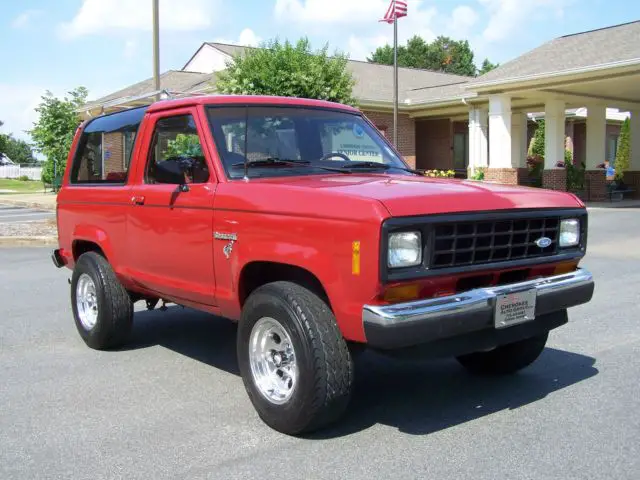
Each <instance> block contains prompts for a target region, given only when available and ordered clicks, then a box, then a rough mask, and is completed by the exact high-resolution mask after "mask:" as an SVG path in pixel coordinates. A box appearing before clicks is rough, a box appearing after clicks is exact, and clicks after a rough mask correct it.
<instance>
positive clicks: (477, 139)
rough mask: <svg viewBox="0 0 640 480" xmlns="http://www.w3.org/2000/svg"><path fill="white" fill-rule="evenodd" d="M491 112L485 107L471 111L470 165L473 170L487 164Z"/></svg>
mask: <svg viewBox="0 0 640 480" xmlns="http://www.w3.org/2000/svg"><path fill="white" fill-rule="evenodd" d="M488 119H489V112H488V111H487V109H485V108H474V109H471V110H470V111H469V167H470V168H471V172H472V173H473V172H475V171H476V169H477V168H483V167H486V166H487V153H488V148H489V147H488V145H487V121H488Z"/></svg>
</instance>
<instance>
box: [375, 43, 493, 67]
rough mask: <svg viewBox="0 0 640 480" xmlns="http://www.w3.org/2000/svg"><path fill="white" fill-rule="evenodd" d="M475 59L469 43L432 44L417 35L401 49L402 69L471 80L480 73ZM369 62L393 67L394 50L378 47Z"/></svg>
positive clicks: (489, 63)
mask: <svg viewBox="0 0 640 480" xmlns="http://www.w3.org/2000/svg"><path fill="white" fill-rule="evenodd" d="M473 56H474V55H473V51H472V50H471V47H470V46H469V42H468V41H467V40H453V39H451V38H449V37H445V36H442V35H440V36H439V37H437V38H436V39H435V40H434V41H433V42H431V43H428V42H426V41H425V40H424V39H423V38H421V37H419V36H417V35H416V36H413V37H412V38H410V39H409V40H408V41H407V44H406V45H398V65H399V66H400V67H412V68H423V69H426V70H435V71H441V72H446V73H453V74H456V75H466V76H470V77H472V76H475V75H476V74H477V73H478V71H477V69H476V66H475V63H474V61H473ZM367 61H369V62H373V63H381V64H384V65H393V47H392V46H391V45H385V46H383V47H379V48H378V49H377V50H376V51H375V52H373V53H372V54H371V56H370V57H369V58H367ZM485 63H487V66H488V65H493V64H491V62H489V61H488V60H485ZM483 66H484V63H483Z"/></svg>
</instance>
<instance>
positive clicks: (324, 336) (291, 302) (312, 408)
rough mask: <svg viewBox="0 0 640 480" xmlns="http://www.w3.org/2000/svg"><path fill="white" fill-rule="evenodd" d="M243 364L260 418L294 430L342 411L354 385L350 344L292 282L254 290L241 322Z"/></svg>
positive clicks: (319, 304)
mask: <svg viewBox="0 0 640 480" xmlns="http://www.w3.org/2000/svg"><path fill="white" fill-rule="evenodd" d="M237 343H238V345H237V346H238V366H239V369H240V373H241V375H242V380H243V382H244V385H245V389H246V391H247V394H248V395H249V398H250V400H251V402H252V404H253V406H254V407H255V409H256V411H257V412H258V415H259V416H260V418H261V419H262V420H263V421H264V422H265V423H266V424H267V425H269V426H270V427H271V428H273V429H275V430H277V431H279V432H282V433H285V434H289V435H297V434H300V433H303V432H311V431H313V430H317V429H319V428H322V427H324V426H326V425H328V424H329V423H331V422H333V421H335V420H337V419H338V418H339V417H340V416H341V415H342V414H343V413H344V411H345V409H346V407H347V405H348V403H349V399H350V395H351V388H352V383H353V361H352V359H351V355H350V353H349V348H348V346H347V344H346V342H345V341H344V339H343V337H342V335H341V333H340V330H339V328H338V326H337V324H336V321H335V318H334V316H333V313H332V312H331V310H330V309H329V307H328V306H327V304H326V303H325V302H324V301H323V300H322V299H320V297H318V296H317V295H315V294H314V293H313V292H311V291H309V290H307V289H305V288H303V287H301V286H299V285H296V284H294V283H290V282H274V283H270V284H267V285H264V286H262V287H260V288H258V289H256V290H255V291H254V292H253V293H252V294H251V295H250V296H249V298H248V299H247V301H246V303H245V305H244V308H243V311H242V318H241V321H240V325H239V327H238V341H237Z"/></svg>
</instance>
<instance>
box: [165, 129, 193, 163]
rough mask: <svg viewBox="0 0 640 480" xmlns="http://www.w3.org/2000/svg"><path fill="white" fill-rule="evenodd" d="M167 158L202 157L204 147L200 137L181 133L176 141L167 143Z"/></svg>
mask: <svg viewBox="0 0 640 480" xmlns="http://www.w3.org/2000/svg"><path fill="white" fill-rule="evenodd" d="M164 155H165V157H166V158H170V157H192V158H197V157H202V147H201V146H200V138H199V137H198V135H192V134H185V133H179V134H178V135H176V138H175V140H169V141H168V142H167V149H166V150H165V151H164Z"/></svg>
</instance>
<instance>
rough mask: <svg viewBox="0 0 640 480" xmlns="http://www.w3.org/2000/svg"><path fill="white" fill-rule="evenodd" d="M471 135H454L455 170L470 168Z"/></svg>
mask: <svg viewBox="0 0 640 480" xmlns="http://www.w3.org/2000/svg"><path fill="white" fill-rule="evenodd" d="M468 145H469V135H468V134H467V133H454V134H453V168H454V170H466V169H467V167H468V166H469V148H468Z"/></svg>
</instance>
